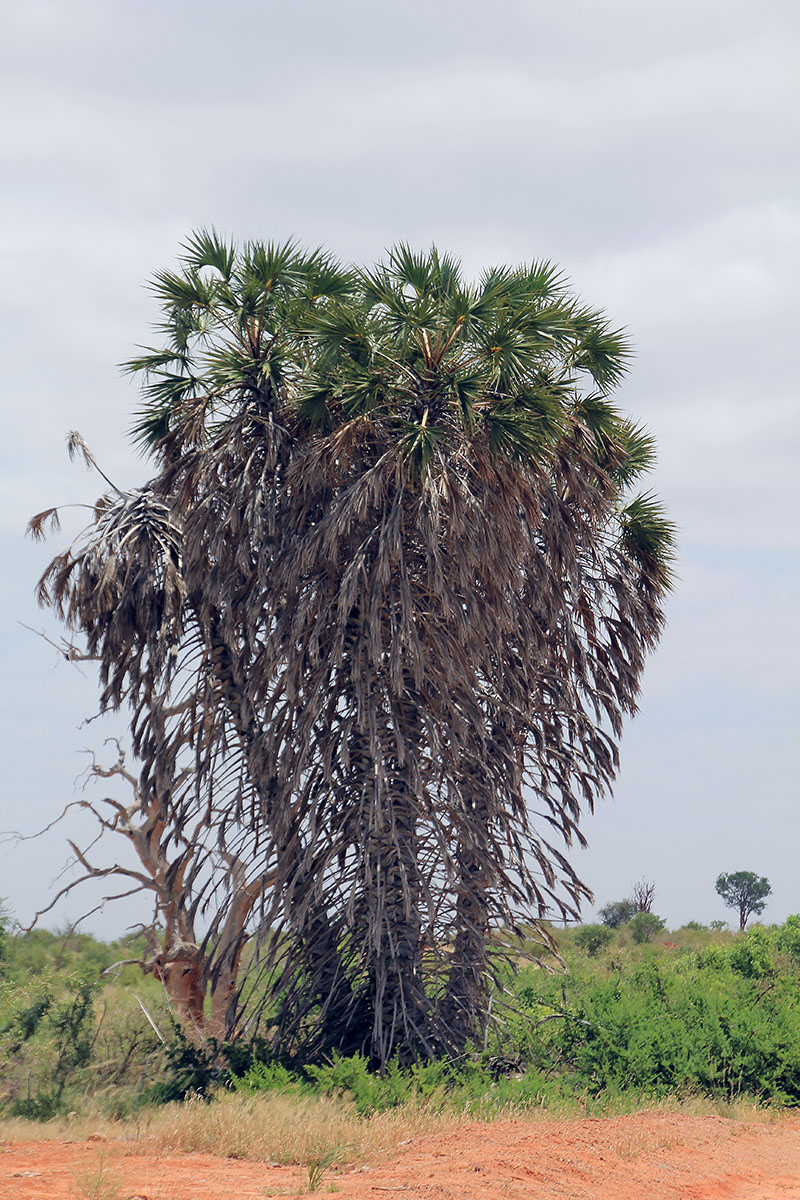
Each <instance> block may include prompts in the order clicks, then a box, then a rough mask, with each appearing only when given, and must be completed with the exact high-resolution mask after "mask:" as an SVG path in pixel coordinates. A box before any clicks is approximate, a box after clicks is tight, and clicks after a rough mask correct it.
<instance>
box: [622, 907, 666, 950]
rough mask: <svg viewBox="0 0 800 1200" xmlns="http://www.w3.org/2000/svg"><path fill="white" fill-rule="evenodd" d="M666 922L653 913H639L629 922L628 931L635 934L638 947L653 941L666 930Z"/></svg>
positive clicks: (634, 937) (634, 938)
mask: <svg viewBox="0 0 800 1200" xmlns="http://www.w3.org/2000/svg"><path fill="white" fill-rule="evenodd" d="M664 924H665V922H664V920H663V919H662V918H661V917H657V916H656V914H655V913H651V912H637V913H636V915H635V916H633V917H631V919H630V921H629V922H628V929H630V931H631V933H632V934H633V940H634V941H635V942H636V944H637V945H641V944H642V943H643V942H649V941H651V940H652V939H653V938H654V937H655V936H656V934H657V933H660V932H661V930H662V929H663V928H664Z"/></svg>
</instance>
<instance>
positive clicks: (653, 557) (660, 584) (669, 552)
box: [619, 492, 677, 592]
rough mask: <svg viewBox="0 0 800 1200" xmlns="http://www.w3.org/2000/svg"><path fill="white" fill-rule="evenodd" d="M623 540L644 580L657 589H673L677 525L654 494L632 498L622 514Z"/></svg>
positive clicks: (658, 590)
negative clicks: (669, 517)
mask: <svg viewBox="0 0 800 1200" xmlns="http://www.w3.org/2000/svg"><path fill="white" fill-rule="evenodd" d="M619 524H620V529H621V534H620V542H621V545H622V548H623V550H624V552H625V555H626V558H628V559H629V560H630V561H632V562H633V563H635V564H636V566H637V567H638V569H639V571H640V573H641V578H642V582H643V583H644V584H645V586H647V587H648V588H652V589H653V590H655V591H657V592H665V591H669V590H670V588H671V587H672V585H673V583H674V579H675V571H674V563H675V556H676V547H677V527H676V525H675V524H674V522H672V521H670V520H669V519H668V517H667V515H666V512H665V509H664V506H663V504H661V502H660V501H659V500H658V499H657V498H656V497H655V496H654V495H653V494H652V493H651V492H647V493H643V494H642V495H639V496H635V497H634V498H633V499H632V500H631V501H629V502H628V503H627V504H626V505H625V507H624V508H623V509H622V510H621V512H620V514H619Z"/></svg>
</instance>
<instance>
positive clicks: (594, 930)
mask: <svg viewBox="0 0 800 1200" xmlns="http://www.w3.org/2000/svg"><path fill="white" fill-rule="evenodd" d="M613 940H614V931H613V929H611V928H610V927H609V926H608V925H581V927H580V928H579V929H578V930H576V932H575V945H576V946H580V948H581V950H585V951H586V953H587V954H588V955H590V957H592V958H593V957H594V956H595V954H599V953H600V951H601V950H605V949H606V947H607V946H608V945H609V944H610V943H611V942H613Z"/></svg>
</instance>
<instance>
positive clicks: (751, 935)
mask: <svg viewBox="0 0 800 1200" xmlns="http://www.w3.org/2000/svg"><path fill="white" fill-rule="evenodd" d="M728 957H729V961H730V964H731V966H732V967H733V969H734V971H738V972H739V974H740V975H744V976H745V977H746V978H747V979H763V978H764V976H765V975H770V974H771V973H772V970H773V967H774V963H773V961H772V938H771V937H770V935H769V934H768V933H767V931H766V929H761V928H759V926H756V927H755V928H754V929H750V930H748V932H747V933H745V934H743V935H741V936H740V937H738V938H737V939H736V942H735V943H734V945H733V946H732V947H731V949H730V950H729V951H728Z"/></svg>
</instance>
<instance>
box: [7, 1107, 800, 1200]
mask: <svg viewBox="0 0 800 1200" xmlns="http://www.w3.org/2000/svg"><path fill="white" fill-rule="evenodd" d="M308 1193H309V1173H308V1170H307V1169H306V1168H299V1167H279V1166H272V1165H270V1164H268V1163H254V1162H243V1161H238V1160H233V1159H224V1158H215V1157H213V1156H210V1155H205V1154H196V1155H186V1156H183V1157H178V1156H168V1157H167V1156H164V1157H160V1156H157V1157H148V1156H144V1155H140V1154H137V1153H136V1152H135V1147H134V1146H132V1145H131V1144H130V1143H125V1142H123V1141H112V1140H109V1141H105V1140H103V1139H97V1140H89V1141H87V1142H19V1143H15V1144H12V1143H5V1144H0V1198H1V1200H129V1198H130V1200H133V1198H135V1200H255V1198H256V1197H258V1200H262V1198H263V1197H265V1196H297V1195H303V1194H308ZM315 1193H316V1194H317V1195H320V1196H322V1195H327V1194H330V1193H335V1194H336V1195H337V1197H338V1200H368V1198H369V1200H391V1197H392V1196H397V1197H398V1198H401V1197H408V1198H409V1200H515V1198H516V1200H800V1118H792V1117H788V1118H783V1119H777V1120H774V1121H771V1122H762V1121H759V1122H748V1121H733V1120H728V1119H725V1118H722V1117H715V1116H703V1117H696V1116H688V1115H685V1114H682V1113H643V1114H639V1115H636V1116H626V1117H612V1118H605V1119H585V1120H574V1121H541V1120H537V1121H525V1120H522V1119H521V1120H513V1121H501V1122H496V1123H492V1124H478V1123H470V1124H465V1125H463V1126H461V1127H459V1128H458V1129H456V1130H454V1131H450V1132H448V1133H444V1134H432V1135H426V1136H424V1137H419V1138H413V1139H411V1141H410V1142H407V1143H406V1144H404V1145H401V1146H399V1147H398V1148H397V1150H396V1151H395V1152H394V1153H393V1154H392V1156H391V1157H390V1158H385V1159H384V1160H383V1161H381V1162H380V1163H374V1164H373V1165H371V1166H369V1167H364V1166H362V1167H356V1168H352V1167H343V1168H341V1169H338V1170H335V1169H333V1168H328V1169H327V1170H326V1171H325V1172H324V1174H323V1175H322V1178H321V1180H320V1181H318V1187H317V1188H316V1189H315Z"/></svg>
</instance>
